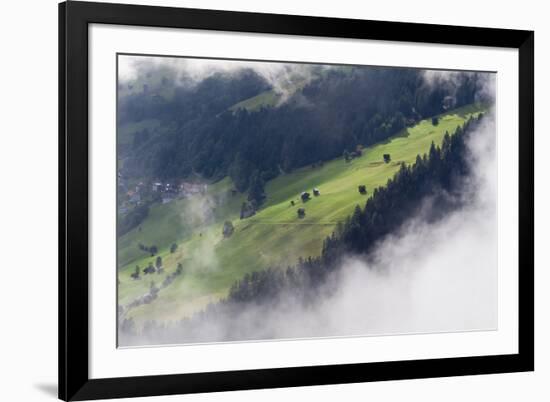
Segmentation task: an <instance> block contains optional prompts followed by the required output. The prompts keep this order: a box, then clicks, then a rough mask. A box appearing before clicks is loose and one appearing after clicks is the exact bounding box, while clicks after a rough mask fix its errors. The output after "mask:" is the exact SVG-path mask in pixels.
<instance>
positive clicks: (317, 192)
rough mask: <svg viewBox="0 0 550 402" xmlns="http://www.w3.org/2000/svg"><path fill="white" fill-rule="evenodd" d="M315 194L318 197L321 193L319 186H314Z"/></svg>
mask: <svg viewBox="0 0 550 402" xmlns="http://www.w3.org/2000/svg"><path fill="white" fill-rule="evenodd" d="M313 195H314V196H315V197H318V196H320V195H321V192H320V191H319V189H318V188H317V187H314V188H313Z"/></svg>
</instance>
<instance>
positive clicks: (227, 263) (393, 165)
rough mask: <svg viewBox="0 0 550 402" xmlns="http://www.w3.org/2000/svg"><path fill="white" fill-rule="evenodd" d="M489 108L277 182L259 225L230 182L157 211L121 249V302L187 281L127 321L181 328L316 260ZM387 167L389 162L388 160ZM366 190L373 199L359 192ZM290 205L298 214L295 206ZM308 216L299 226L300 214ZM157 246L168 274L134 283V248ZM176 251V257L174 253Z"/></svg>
mask: <svg viewBox="0 0 550 402" xmlns="http://www.w3.org/2000/svg"><path fill="white" fill-rule="evenodd" d="M482 109H483V108H482V107H481V106H479V105H470V106H467V107H464V108H461V109H457V110H454V111H451V112H448V113H446V114H444V115H442V116H441V117H440V120H439V124H438V125H437V126H433V125H432V123H431V119H429V120H423V121H421V122H420V123H419V124H417V125H416V126H415V127H412V128H409V129H406V130H403V131H402V132H400V133H398V134H397V135H396V136H395V137H393V138H392V139H390V140H388V141H387V142H385V143H381V144H377V145H375V146H373V147H370V148H368V149H365V150H364V152H363V155H362V156H361V157H359V158H356V159H354V160H352V161H351V162H345V161H344V159H343V158H338V159H336V160H333V161H330V162H326V163H325V164H324V165H323V166H322V167H314V168H312V167H304V168H302V169H299V170H296V171H294V172H292V173H290V174H285V175H281V176H279V177H277V178H275V179H274V180H272V181H270V182H268V183H267V185H266V193H267V200H266V201H265V203H264V204H263V206H262V209H261V210H260V211H258V213H257V214H256V215H254V216H253V217H250V218H248V219H244V220H239V219H238V215H239V208H240V204H241V203H242V201H243V199H244V197H243V195H240V194H237V195H231V192H230V191H229V190H230V189H231V188H232V184H231V183H230V181H229V179H225V180H223V181H221V182H219V183H216V184H213V185H211V186H210V187H209V189H208V193H207V194H206V195H205V196H201V197H198V198H192V199H187V200H180V201H174V202H172V203H170V204H166V205H157V206H155V207H153V208H152V210H151V213H150V216H149V217H148V218H147V220H146V221H145V222H144V223H143V224H142V225H141V226H142V230H141V231H138V230H137V229H135V230H133V231H131V232H129V233H128V234H126V235H125V236H123V237H122V238H121V239H120V240H119V245H118V249H119V266H121V269H120V270H119V280H120V285H119V302H120V304H121V305H126V304H128V303H129V302H131V301H132V300H133V299H135V298H136V297H139V296H141V295H143V294H145V293H146V292H147V291H148V289H149V286H150V283H151V280H154V281H155V282H156V283H157V284H160V283H161V282H162V280H163V278H164V276H165V275H167V274H170V273H171V272H173V271H174V270H175V269H176V264H177V262H181V263H182V264H183V266H184V274H183V275H181V276H178V277H177V278H176V280H175V281H174V282H173V283H172V284H171V285H170V286H168V287H167V288H165V289H163V290H161V292H160V293H159V297H158V299H157V300H155V301H154V302H153V303H151V304H147V305H141V306H139V307H136V308H134V309H132V310H130V311H129V313H128V316H129V317H133V318H134V319H135V320H136V323H137V324H138V325H139V324H140V323H142V322H143V321H145V320H147V319H156V320H175V319H178V318H181V317H182V316H185V315H189V314H192V313H194V312H196V311H198V310H200V309H202V308H204V307H205V306H206V305H207V304H208V303H209V302H212V301H216V300H218V299H219V298H221V297H223V296H224V295H226V294H227V291H228V288H229V286H231V284H232V283H233V282H234V281H235V280H237V279H239V278H240V277H242V276H243V275H244V274H245V273H247V272H251V271H255V270H259V269H262V268H265V267H266V266H268V265H270V264H280V265H285V264H293V263H294V262H295V261H296V260H297V258H298V257H300V256H302V257H307V256H310V255H311V256H316V255H319V254H320V251H321V246H322V242H323V239H324V238H325V237H326V236H327V235H329V234H330V233H331V232H332V231H333V229H334V227H335V225H336V224H337V223H338V222H339V221H342V220H344V219H345V218H346V217H347V216H348V215H350V214H351V212H352V211H353V208H354V207H355V205H357V204H360V205H363V204H364V203H365V202H366V200H367V198H368V197H370V195H371V194H372V190H373V189H374V188H376V187H378V186H383V185H385V183H386V182H387V180H388V179H389V178H390V177H392V176H393V175H394V173H395V172H396V171H397V170H398V168H399V164H400V163H402V162H405V163H412V162H414V160H415V158H416V156H417V155H418V154H424V153H426V152H427V151H428V149H429V147H430V144H431V142H432V141H434V142H435V143H436V144H440V143H441V141H442V138H443V135H444V133H445V131H449V132H453V131H454V129H455V128H456V127H457V126H458V125H461V124H463V123H464V121H465V119H467V118H468V116H470V115H472V114H477V113H478V112H479V111H481V110H482ZM386 153H389V154H390V155H391V159H392V160H391V162H390V163H384V162H383V154H386ZM359 185H366V187H367V191H368V193H367V195H361V194H360V193H359V192H358V189H357V187H358V186H359ZM313 187H317V188H319V190H320V192H321V195H320V196H319V197H313V195H312V199H311V200H310V201H308V202H306V203H302V201H301V200H300V198H299V196H300V193H301V192H302V191H309V192H310V193H311V190H312V188H313ZM291 201H294V203H295V206H292V205H291ZM298 208H305V210H306V216H305V218H303V219H298V218H297V209H298ZM225 220H231V221H232V222H233V224H234V226H235V232H234V234H233V235H232V236H231V237H230V238H228V239H224V238H223V236H222V226H223V222H224V221H225ZM140 242H141V243H143V244H146V245H150V244H156V245H157V246H159V250H160V253H159V254H160V255H161V256H162V258H163V260H164V267H165V273H164V274H160V275H159V274H153V275H148V276H144V277H143V279H142V280H139V281H135V280H132V279H131V278H130V274H131V273H132V272H133V270H134V267H135V265H136V264H139V265H140V267H141V268H143V267H145V266H146V265H147V263H148V262H149V261H152V260H153V259H154V258H153V257H150V256H148V255H146V254H144V253H143V252H141V251H139V249H138V247H137V245H138V243H140ZM173 242H176V243H177V244H178V249H177V251H176V252H175V253H170V251H169V247H170V245H171V244H172V243H173Z"/></svg>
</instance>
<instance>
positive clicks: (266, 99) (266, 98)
mask: <svg viewBox="0 0 550 402" xmlns="http://www.w3.org/2000/svg"><path fill="white" fill-rule="evenodd" d="M280 99H281V95H279V94H277V93H276V92H275V91H274V90H272V89H271V90H269V91H264V92H262V93H260V94H258V95H256V96H253V97H252V98H248V99H245V100H243V101H241V102H239V103H236V104H234V105H233V106H231V107H230V108H229V110H231V111H232V112H234V111H236V110H238V109H247V110H248V111H249V112H253V111H256V110H258V109H260V108H262V107H273V106H276V105H277V103H278V102H279V100H280Z"/></svg>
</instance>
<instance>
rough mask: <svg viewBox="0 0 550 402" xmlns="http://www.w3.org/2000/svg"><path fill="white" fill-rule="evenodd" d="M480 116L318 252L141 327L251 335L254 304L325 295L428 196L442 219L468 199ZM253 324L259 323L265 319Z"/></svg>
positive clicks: (404, 173)
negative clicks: (214, 328) (346, 267)
mask: <svg viewBox="0 0 550 402" xmlns="http://www.w3.org/2000/svg"><path fill="white" fill-rule="evenodd" d="M482 120H483V115H480V116H479V117H477V118H471V119H470V120H468V121H467V122H466V123H465V124H464V126H463V127H457V129H456V132H455V133H454V134H453V135H449V133H447V134H446V135H445V137H444V139H443V142H442V144H441V146H440V147H439V146H435V144H432V146H431V147H430V150H429V152H428V153H427V154H424V155H422V156H420V155H418V157H417V158H416V162H415V163H414V164H412V165H410V166H406V165H405V164H402V165H401V168H400V170H399V171H398V172H397V173H396V174H395V176H394V177H393V178H392V179H390V180H389V181H388V183H387V184H386V185H385V186H383V187H379V188H377V189H375V190H374V192H373V194H372V197H370V198H369V199H368V200H367V201H366V203H365V205H358V206H357V207H356V208H355V211H354V213H353V214H352V215H351V216H350V217H349V218H348V219H347V220H346V221H345V222H343V223H342V224H340V225H338V227H337V229H336V230H335V231H334V232H333V234H332V235H331V236H329V237H327V238H326V239H325V241H324V244H323V249H322V253H321V255H320V256H319V257H316V258H311V257H307V256H304V258H300V260H299V261H298V263H297V264H296V265H294V266H290V267H279V266H272V267H266V269H264V270H261V271H257V272H253V273H251V274H246V275H245V276H244V277H243V278H241V279H240V280H238V281H236V282H235V283H234V284H233V286H232V287H231V289H230V290H229V294H228V296H227V298H226V299H225V300H223V301H221V302H218V303H213V304H211V305H209V306H208V308H207V309H206V310H205V311H203V312H202V313H199V314H196V315H194V316H193V317H191V318H187V319H183V320H181V321H180V322H178V323H174V324H167V325H162V327H161V326H159V324H157V323H155V322H154V321H151V322H148V323H147V324H146V325H145V326H144V327H143V329H142V330H141V334H142V335H151V336H153V335H154V336H155V337H157V339H158V336H159V335H160V334H162V335H160V336H161V337H162V340H163V341H164V342H182V341H193V340H197V339H200V340H201V341H209V340H212V341H219V340H232V339H239V340H242V339H246V338H247V335H246V333H244V334H243V331H242V328H241V325H242V320H245V319H246V317H245V316H244V315H243V314H246V313H247V311H248V307H254V306H255V307H258V306H260V307H261V306H270V305H275V304H277V303H280V302H281V301H282V300H284V299H287V298H291V299H292V300H294V302H296V303H300V305H301V306H305V307H306V308H307V306H308V305H313V304H314V303H315V302H316V301H318V300H319V297H325V296H326V294H323V293H320V292H319V289H323V292H327V289H330V286H329V287H327V285H328V284H330V281H328V279H329V278H330V275H331V274H333V273H336V272H337V271H338V269H339V267H340V266H341V263H342V260H343V259H344V258H345V257H346V256H349V255H354V256H361V258H363V259H366V260H368V259H369V258H370V254H371V252H372V251H373V250H374V249H375V248H376V246H377V244H379V242H381V241H382V240H384V239H386V238H387V236H388V235H390V234H394V233H396V232H397V231H398V230H399V228H400V227H401V226H402V225H403V224H404V223H406V222H407V221H408V220H409V219H410V218H411V217H414V216H415V215H417V213H418V211H419V210H420V208H421V207H422V206H423V204H424V203H425V202H426V201H427V200H431V205H432V207H431V208H428V209H427V210H426V209H423V217H422V218H423V220H428V221H435V220H438V219H440V218H441V217H443V216H445V214H446V213H448V212H449V211H451V210H454V209H457V208H459V207H461V206H463V205H464V204H465V203H467V202H468V200H469V198H468V194H463V193H462V190H463V188H464V187H463V185H462V184H463V181H464V180H465V179H466V178H467V177H468V176H469V174H470V173H471V172H470V170H469V164H468V161H467V147H466V143H467V141H468V138H469V136H470V135H471V134H472V132H474V131H475V130H476V128H478V127H479V125H480V123H481V121H482ZM329 291H330V290H329ZM228 318H229V319H228ZM222 319H224V320H225V321H224V322H229V323H232V324H231V325H230V327H229V328H226V333H224V334H223V335H220V334H218V333H212V334H210V335H209V334H208V333H206V334H205V333H204V331H203V329H204V326H203V324H205V323H208V322H216V321H217V320H222ZM255 325H258V326H261V322H258V323H255ZM232 328H233V329H232ZM121 329H122V332H123V334H124V336H128V337H130V340H129V342H130V343H131V337H132V335H135V327H134V325H133V323H132V321H131V320H124V321H123V323H122V326H121ZM233 330H234V331H236V332H235V334H233V332H232V331H233ZM237 331H238V336H237V335H236V334H237ZM250 336H254V335H250Z"/></svg>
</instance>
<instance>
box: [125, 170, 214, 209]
mask: <svg viewBox="0 0 550 402" xmlns="http://www.w3.org/2000/svg"><path fill="white" fill-rule="evenodd" d="M207 191H208V184H206V183H198V182H192V181H184V180H181V181H176V180H171V181H161V180H152V181H148V182H147V181H139V182H138V183H136V184H133V185H130V184H129V183H128V181H127V180H126V179H125V177H124V176H123V175H122V174H121V173H119V174H118V197H119V202H118V205H119V208H118V213H119V214H122V215H124V214H126V213H128V212H129V211H131V210H132V209H133V208H136V207H139V206H142V205H145V204H148V203H151V202H155V201H157V202H161V203H162V204H168V203H170V202H172V201H174V200H176V199H183V198H192V197H195V196H198V195H204V194H206V192H207Z"/></svg>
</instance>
